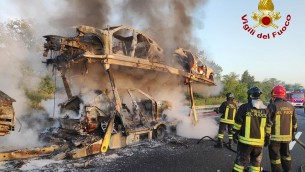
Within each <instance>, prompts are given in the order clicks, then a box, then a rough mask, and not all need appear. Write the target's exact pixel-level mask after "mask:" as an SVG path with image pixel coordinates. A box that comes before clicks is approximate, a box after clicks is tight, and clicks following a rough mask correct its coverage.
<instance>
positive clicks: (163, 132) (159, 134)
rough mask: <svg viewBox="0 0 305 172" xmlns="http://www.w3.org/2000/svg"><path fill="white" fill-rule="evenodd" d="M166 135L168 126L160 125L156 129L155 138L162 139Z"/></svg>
mask: <svg viewBox="0 0 305 172" xmlns="http://www.w3.org/2000/svg"><path fill="white" fill-rule="evenodd" d="M165 135H166V127H165V126H164V125H159V126H158V127H157V129H155V130H154V138H155V139H157V140H161V139H163V138H164V136H165Z"/></svg>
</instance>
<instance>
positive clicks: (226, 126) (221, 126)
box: [218, 122, 233, 140]
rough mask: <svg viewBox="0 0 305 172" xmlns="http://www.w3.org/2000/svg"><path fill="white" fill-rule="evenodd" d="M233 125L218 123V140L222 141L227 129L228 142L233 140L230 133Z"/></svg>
mask: <svg viewBox="0 0 305 172" xmlns="http://www.w3.org/2000/svg"><path fill="white" fill-rule="evenodd" d="M232 128H233V124H226V123H223V122H220V123H219V130H218V139H223V137H224V135H223V133H224V131H225V130H227V129H228V137H229V139H230V140H232V139H233V133H232Z"/></svg>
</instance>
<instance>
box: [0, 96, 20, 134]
mask: <svg viewBox="0 0 305 172" xmlns="http://www.w3.org/2000/svg"><path fill="white" fill-rule="evenodd" d="M13 102H16V101H15V100H14V99H13V98H11V97H9V96H8V95H6V94H5V93H4V92H2V91H0V136H4V135H7V134H9V133H10V131H14V126H15V112H14V108H13Z"/></svg>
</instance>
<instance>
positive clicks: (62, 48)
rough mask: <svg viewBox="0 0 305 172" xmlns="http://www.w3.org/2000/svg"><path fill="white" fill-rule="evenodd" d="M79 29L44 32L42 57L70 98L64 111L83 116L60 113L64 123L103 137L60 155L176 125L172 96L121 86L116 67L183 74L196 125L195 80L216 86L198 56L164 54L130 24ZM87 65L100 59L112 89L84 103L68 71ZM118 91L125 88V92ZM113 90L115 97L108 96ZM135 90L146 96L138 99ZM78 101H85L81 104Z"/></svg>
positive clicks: (159, 134)
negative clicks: (66, 33) (64, 32)
mask: <svg viewBox="0 0 305 172" xmlns="http://www.w3.org/2000/svg"><path fill="white" fill-rule="evenodd" d="M75 28H76V32H77V35H76V36H74V37H63V36H57V35H46V36H44V37H45V38H46V43H45V44H44V48H45V51H44V53H43V56H45V57H47V59H46V61H45V62H44V63H46V64H47V65H52V66H53V67H54V68H56V69H57V70H58V71H59V72H60V74H61V78H62V81H63V86H64V88H65V92H66V94H67V98H68V100H67V101H65V102H63V103H61V104H60V107H61V112H65V111H66V110H70V111H74V112H76V113H79V112H80V118H79V119H70V118H69V117H68V118H61V119H60V122H61V126H62V128H64V129H67V130H74V131H76V132H78V133H79V134H81V135H84V134H85V135H87V136H88V138H89V137H90V136H92V135H90V133H93V132H99V131H100V133H99V134H100V137H99V139H97V140H94V141H91V142H88V140H89V139H87V141H83V142H82V143H81V144H77V145H82V147H77V148H76V149H74V150H72V151H70V152H67V153H64V154H63V155H60V156H59V157H61V158H65V157H70V158H81V157H85V156H88V155H93V154H97V153H101V152H106V151H107V150H108V148H110V149H116V148H121V147H124V146H127V145H131V144H134V143H138V142H139V140H140V136H142V135H146V136H147V137H148V139H149V140H151V139H153V138H156V139H161V138H163V137H164V135H165V132H166V129H167V128H169V127H174V126H175V125H177V123H178V121H176V120H169V119H168V118H167V116H166V114H164V113H163V112H164V111H165V110H166V109H170V108H171V106H172V105H171V103H170V102H169V101H166V100H163V101H156V100H155V99H154V98H153V96H150V95H148V94H146V93H145V92H143V91H141V90H139V89H138V88H117V86H116V82H115V79H116V77H115V76H114V72H113V71H114V70H116V69H117V68H116V67H125V68H130V69H137V70H150V71H154V72H161V73H162V72H163V73H167V74H169V75H174V76H179V77H180V78H183V82H184V84H185V85H187V87H188V88H189V94H190V97H191V111H190V114H189V115H190V116H191V117H193V121H194V124H196V122H197V115H196V111H195V103H194V98H193V89H192V83H193V82H198V83H201V84H204V85H208V86H214V85H215V83H214V80H213V77H212V76H213V71H212V70H211V69H210V68H209V67H207V66H206V65H205V64H204V63H203V62H202V61H201V60H200V59H199V58H198V56H196V55H195V54H194V53H192V52H191V51H189V50H185V49H183V48H180V49H177V50H176V51H175V52H174V53H173V54H172V55H171V56H170V57H169V56H165V55H164V52H163V49H162V48H161V47H160V46H159V45H158V44H157V43H156V42H155V41H154V40H152V39H151V38H150V37H149V36H147V35H146V34H144V33H142V32H140V31H138V30H136V29H133V28H131V27H129V26H115V27H107V28H105V29H97V28H94V27H90V26H84V25H81V26H76V27H75ZM89 64H101V65H100V67H101V68H103V70H102V71H104V72H105V73H106V77H107V78H108V81H106V82H107V83H103V84H109V85H110V87H111V90H110V91H109V90H108V93H105V92H101V93H99V95H98V96H97V97H96V98H95V99H94V100H93V101H92V102H83V100H81V98H80V97H79V96H78V95H73V94H72V91H71V86H72V87H73V84H72V85H71V84H69V82H68V79H69V76H66V75H67V72H69V71H73V70H74V69H75V68H77V67H79V66H84V68H86V67H87V66H88V65H89ZM97 66H99V65H97ZM99 76H100V75H99ZM120 90H125V93H123V92H122V91H120ZM110 92H111V93H112V94H111V95H112V96H111V98H110V97H108V94H109V93H110ZM136 94H139V95H142V96H143V97H142V98H140V99H139V98H137V96H135V95H136ZM123 95H125V96H126V95H127V96H129V97H130V100H129V101H126V99H124V100H123V99H122V96H123ZM80 104H83V105H84V107H83V108H82V109H81V107H80ZM85 142H86V143H85ZM0 156H1V154H0ZM0 160H1V159H0Z"/></svg>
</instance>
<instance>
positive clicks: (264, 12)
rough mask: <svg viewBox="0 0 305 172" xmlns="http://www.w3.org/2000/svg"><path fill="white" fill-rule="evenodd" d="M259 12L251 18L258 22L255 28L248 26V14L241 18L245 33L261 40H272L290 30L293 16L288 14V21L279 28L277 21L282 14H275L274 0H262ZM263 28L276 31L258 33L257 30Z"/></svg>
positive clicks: (259, 4)
mask: <svg viewBox="0 0 305 172" xmlns="http://www.w3.org/2000/svg"><path fill="white" fill-rule="evenodd" d="M258 10H259V11H260V12H253V15H252V16H251V18H252V19H253V20H255V21H256V22H257V24H256V25H254V26H253V27H251V26H249V24H248V19H247V14H245V15H244V16H242V17H241V19H242V21H243V29H244V30H245V31H248V32H249V34H251V35H256V37H257V38H260V39H271V38H276V37H277V36H280V35H282V34H283V33H284V32H285V31H286V30H287V28H288V26H289V24H290V20H291V15H290V14H288V15H287V16H286V21H285V23H284V25H283V26H282V27H281V28H279V26H278V25H277V24H276V21H277V20H279V19H280V18H281V16H280V12H273V11H274V5H273V2H272V0H260V2H259V3H258ZM259 27H263V28H268V27H272V28H274V29H275V30H276V31H274V32H272V33H262V32H261V33H257V34H255V33H256V30H255V29H256V28H259Z"/></svg>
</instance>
